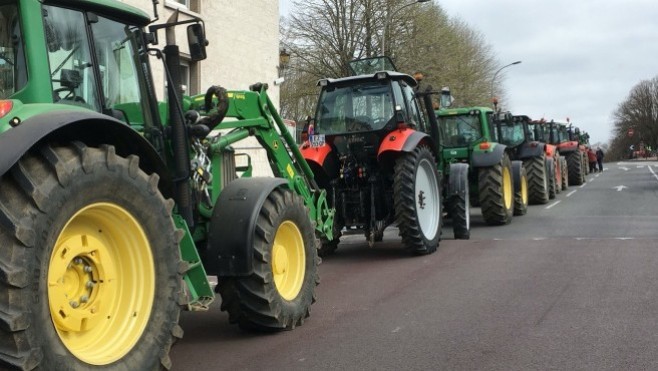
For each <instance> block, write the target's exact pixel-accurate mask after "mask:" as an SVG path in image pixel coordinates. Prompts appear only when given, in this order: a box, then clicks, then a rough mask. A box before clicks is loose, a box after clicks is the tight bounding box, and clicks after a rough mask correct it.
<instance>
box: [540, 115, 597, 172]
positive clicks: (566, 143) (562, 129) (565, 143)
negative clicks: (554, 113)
mask: <svg viewBox="0 0 658 371" xmlns="http://www.w3.org/2000/svg"><path fill="white" fill-rule="evenodd" d="M546 125H547V129H548V134H549V141H550V143H551V144H554V145H556V146H557V150H558V151H559V152H560V154H561V155H562V156H564V157H565V158H566V160H567V168H568V173H569V185H581V184H583V183H585V182H586V181H587V179H586V175H587V173H588V169H589V167H588V160H587V149H586V147H585V145H583V144H581V143H580V138H579V136H580V130H579V129H578V128H575V129H574V128H573V127H572V126H571V125H570V124H568V123H567V124H565V123H559V122H555V121H553V120H551V122H549V123H547V124H546Z"/></svg>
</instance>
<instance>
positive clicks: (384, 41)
mask: <svg viewBox="0 0 658 371" xmlns="http://www.w3.org/2000/svg"><path fill="white" fill-rule="evenodd" d="M428 1H431V0H416V1H414V2H413V3H409V4H406V5H402V6H401V7H399V8H397V9H395V10H394V11H392V12H391V13H390V14H387V15H386V18H385V19H384V32H383V33H382V55H386V30H387V29H388V24H389V22H390V21H391V18H393V16H394V15H395V14H396V13H397V12H399V11H400V10H402V9H404V8H406V7H408V6H412V5H414V4H417V3H426V2H428Z"/></svg>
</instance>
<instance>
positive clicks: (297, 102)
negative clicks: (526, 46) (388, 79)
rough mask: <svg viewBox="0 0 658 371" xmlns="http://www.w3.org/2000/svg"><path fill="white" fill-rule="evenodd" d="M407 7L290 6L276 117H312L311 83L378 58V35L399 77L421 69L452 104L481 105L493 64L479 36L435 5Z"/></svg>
mask: <svg viewBox="0 0 658 371" xmlns="http://www.w3.org/2000/svg"><path fill="white" fill-rule="evenodd" d="M407 4H409V1H408V0H308V1H294V2H293V11H292V13H291V15H290V17H289V18H287V19H285V20H284V21H283V23H282V33H281V35H282V40H281V45H282V47H284V48H286V50H287V51H288V52H290V54H291V56H292V57H291V63H290V65H289V66H288V68H287V69H286V72H285V73H286V83H284V85H283V86H282V89H281V107H282V113H283V115H284V116H285V117H289V118H293V119H295V120H298V121H299V120H301V119H303V118H305V117H306V115H312V114H313V112H312V108H311V107H312V106H313V105H314V103H315V97H316V95H317V91H318V90H317V87H316V83H317V81H318V80H319V79H321V78H326V77H343V76H347V75H349V67H348V63H349V62H350V61H351V60H353V59H356V58H364V57H372V56H377V55H379V54H380V53H381V50H382V36H383V33H384V32H386V54H387V55H389V56H391V57H392V59H393V60H394V62H395V63H396V65H397V67H398V69H399V70H400V71H401V72H405V73H412V72H413V71H416V70H421V71H423V72H424V73H425V75H426V77H427V82H428V83H429V84H431V85H432V86H434V87H435V88H437V89H438V88H440V87H443V86H449V87H450V88H451V90H452V92H453V95H454V96H455V97H456V99H457V100H456V103H457V104H459V105H486V104H488V102H489V99H490V97H489V96H488V95H489V87H490V86H491V78H492V76H493V72H494V71H495V70H496V69H497V68H498V67H499V64H498V63H497V62H496V60H495V58H494V56H493V54H492V51H491V47H490V46H489V45H487V44H486V43H485V41H484V36H483V35H482V34H480V33H478V32H476V31H473V30H472V29H470V28H469V27H468V26H467V25H466V24H465V23H464V22H462V21H460V20H458V19H451V18H450V17H448V15H447V14H446V13H445V11H444V10H443V9H442V8H441V7H440V5H438V4H436V3H433V2H430V3H424V4H416V5H413V6H406V5H407ZM501 90H503V89H500V88H499V89H498V91H501ZM309 108H311V110H309ZM304 110H307V112H304Z"/></svg>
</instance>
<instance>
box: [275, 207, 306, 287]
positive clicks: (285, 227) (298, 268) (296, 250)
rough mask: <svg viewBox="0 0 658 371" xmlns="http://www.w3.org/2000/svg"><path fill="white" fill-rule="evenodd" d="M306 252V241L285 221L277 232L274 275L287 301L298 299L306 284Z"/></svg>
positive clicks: (293, 224)
mask: <svg viewBox="0 0 658 371" xmlns="http://www.w3.org/2000/svg"><path fill="white" fill-rule="evenodd" d="M305 273H306V252H305V251H304V239H303V238H302V234H301V232H300V231H299V228H297V225H295V223H293V222H291V221H288V220H286V221H284V222H283V223H281V225H280V226H279V229H278V230H277V231H276V236H275V237H274V245H273V246H272V274H273V275H274V284H275V286H276V289H277V290H278V291H279V295H281V297H282V298H284V299H286V300H293V299H294V298H296V297H297V295H298V294H299V292H300V291H301V289H302V284H303V283H304V274H305Z"/></svg>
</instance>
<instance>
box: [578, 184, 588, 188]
mask: <svg viewBox="0 0 658 371" xmlns="http://www.w3.org/2000/svg"><path fill="white" fill-rule="evenodd" d="M586 185H587V183H583V185H581V186H580V187H578V188H583V187H584V186H586Z"/></svg>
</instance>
